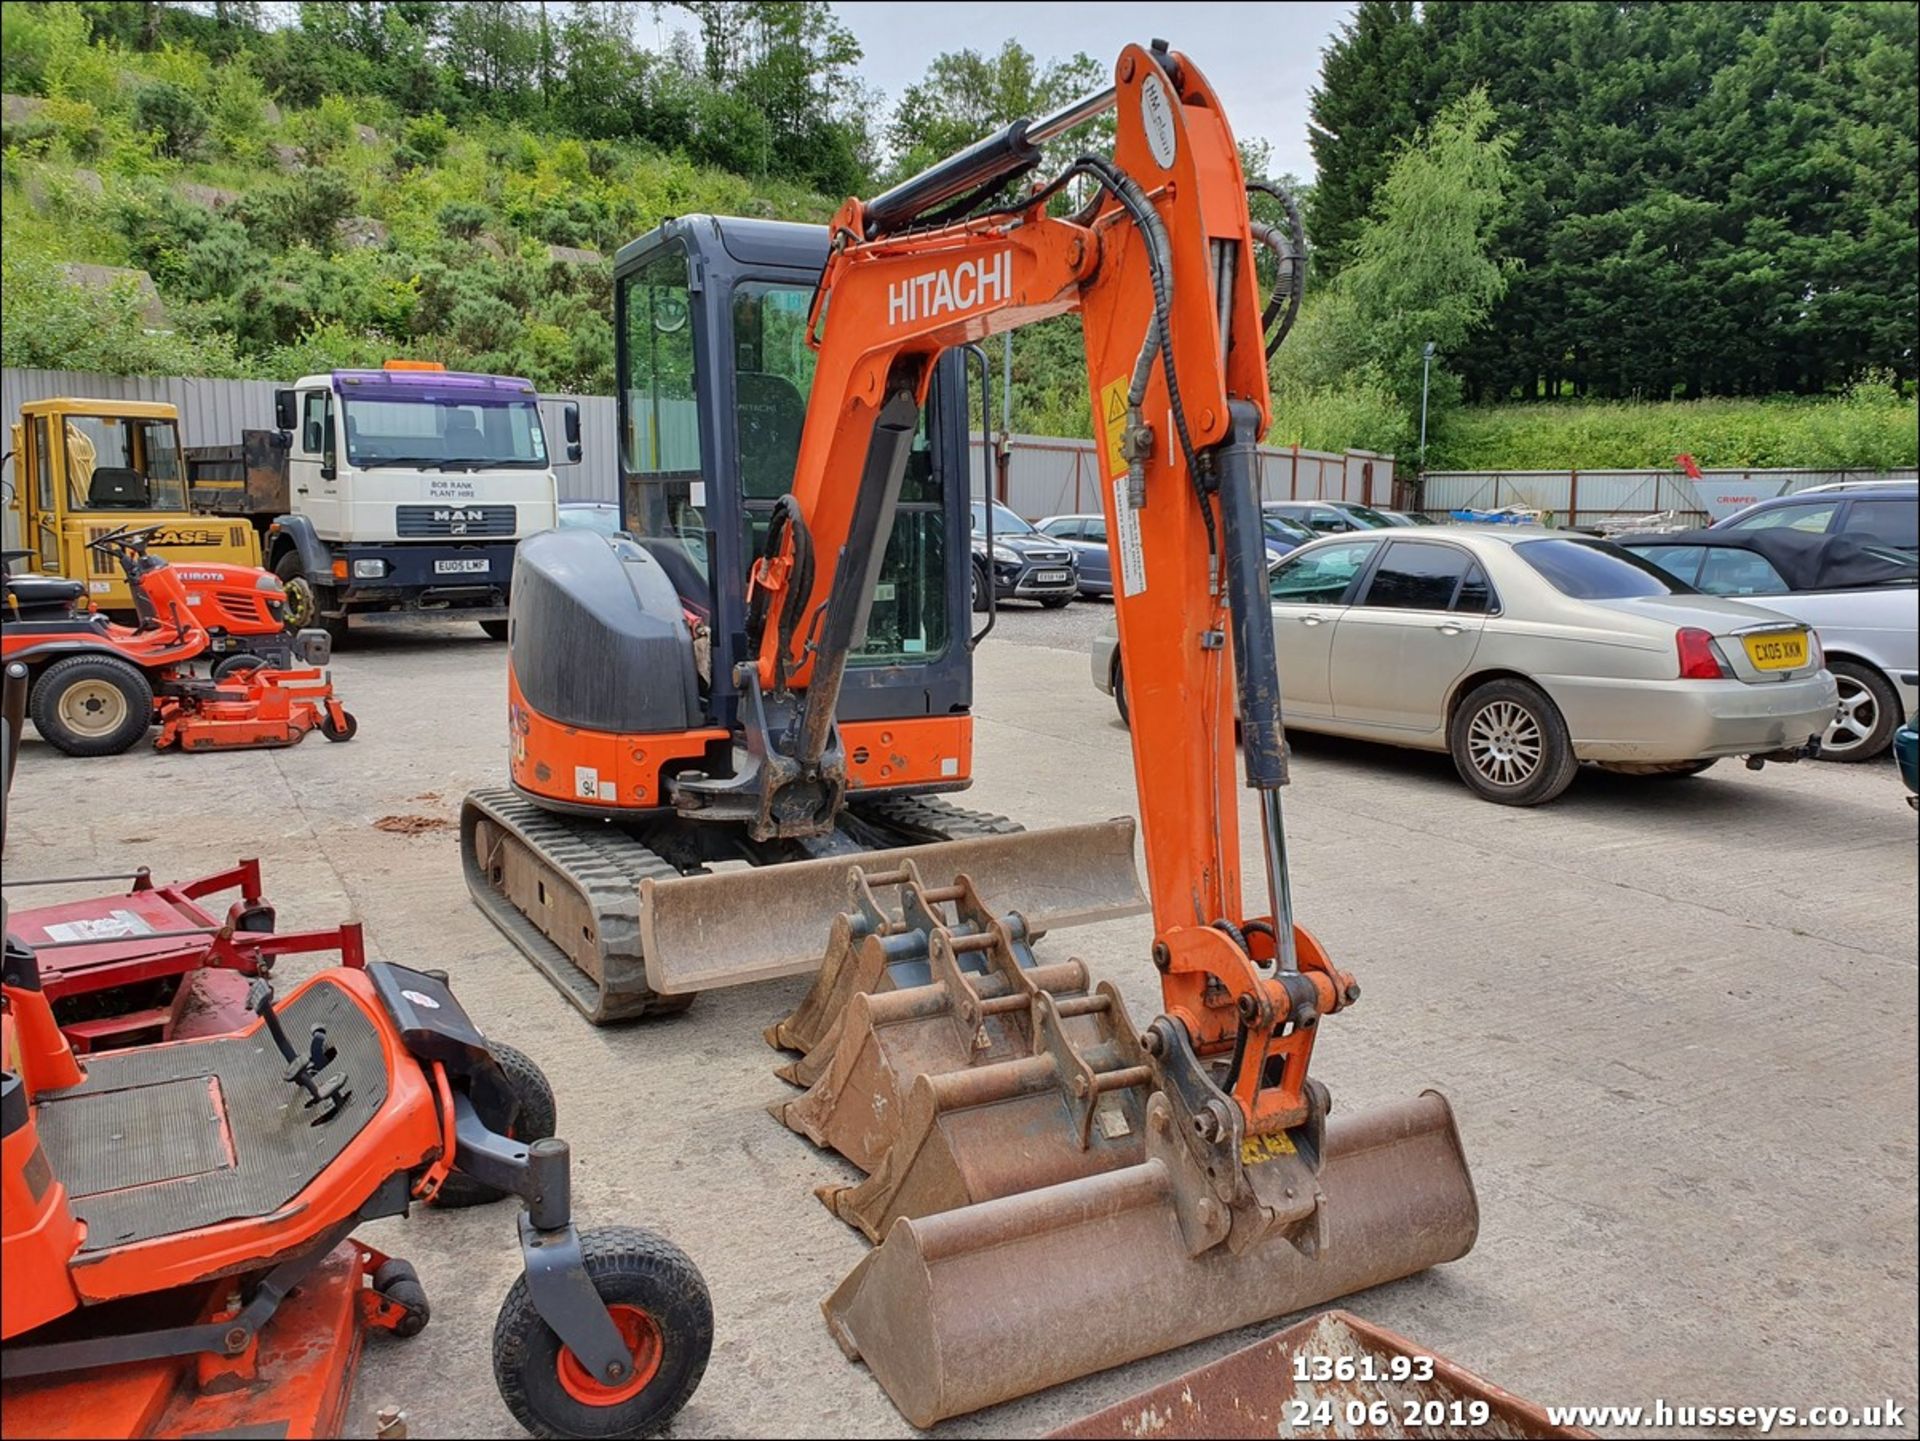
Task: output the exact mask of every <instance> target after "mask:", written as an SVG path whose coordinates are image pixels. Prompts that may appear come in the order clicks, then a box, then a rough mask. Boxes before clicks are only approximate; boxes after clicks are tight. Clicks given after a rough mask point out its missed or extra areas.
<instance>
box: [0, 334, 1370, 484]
mask: <svg viewBox="0 0 1920 1441" xmlns="http://www.w3.org/2000/svg"><path fill="white" fill-rule="evenodd" d="M274 389H275V384H274V382H272V381H267V380H207V379H190V378H183V377H159V376H145V375H125V376H123V375H95V374H90V373H87V372H83V371H75V370H12V369H9V370H4V371H0V411H4V413H5V414H6V415H7V416H8V417H13V416H15V415H18V414H19V409H20V406H21V404H22V403H23V402H25V401H29V400H48V399H51V398H53V397H55V396H62V395H65V396H96V397H98V398H100V399H102V400H151V401H163V402H166V403H168V404H170V405H173V406H174V407H175V408H177V409H178V410H179V412H180V429H181V443H182V444H184V445H231V444H234V443H236V442H237V441H238V440H239V439H240V432H241V431H243V430H267V429H271V428H272V426H273V392H274ZM566 400H572V401H576V402H578V404H579V406H580V439H581V458H580V460H579V462H578V463H575V464H569V463H567V462H565V461H564V460H557V463H556V465H555V470H554V474H555V475H556V476H557V477H558V478H559V482H560V498H561V499H562V500H607V501H617V500H618V499H619V486H618V482H617V480H616V476H617V475H618V470H619V467H618V465H617V453H616V451H615V443H616V437H615V434H614V429H615V411H614V403H613V397H611V396H604V395H579V396H575V395H548V396H542V397H541V398H540V412H541V420H542V422H543V424H544V425H545V427H546V431H547V447H548V449H549V451H551V452H552V453H553V454H554V455H555V456H556V457H560V456H562V455H563V453H564V443H563V441H562V440H561V435H562V431H561V429H560V403H561V402H562V401H566ZM635 417H636V424H637V427H638V435H637V438H636V443H637V444H639V445H641V446H643V447H644V446H645V445H647V444H648V443H649V441H648V436H650V435H651V433H652V431H651V428H650V427H651V424H652V421H651V418H650V417H651V412H649V411H646V410H644V409H641V408H636V411H635ZM693 425H694V412H693V406H692V405H691V403H688V402H667V403H665V404H663V405H662V407H661V414H660V442H659V443H660V444H661V445H662V446H664V447H665V448H666V449H668V450H669V451H682V450H684V449H685V448H686V447H688V446H690V445H696V446H697V444H698V440H697V435H696V432H695V431H694V430H693ZM695 453H697V452H695ZM973 463H974V470H973V473H972V476H971V478H970V480H969V486H970V488H971V489H973V490H974V492H975V493H976V494H977V493H978V491H979V486H980V483H981V480H980V477H981V471H980V469H979V466H980V441H979V440H978V439H977V438H976V439H975V440H974V442H973ZM1260 469H1261V487H1262V489H1263V491H1264V492H1265V496H1266V498H1267V499H1268V500H1317V499H1344V500H1358V501H1363V502H1368V503H1371V504H1376V505H1386V504H1389V503H1390V502H1391V500H1392V496H1393V457H1392V456H1390V455H1373V454H1370V453H1367V452H1363V451H1353V452H1350V453H1349V454H1346V455H1331V454H1326V453H1324V452H1321V451H1314V450H1299V449H1289V450H1282V449H1277V448H1273V447H1262V449H1261V452H1260ZM10 479H11V476H9V480H10ZM1099 484H1100V469H1099V466H1098V464H1097V461H1096V457H1095V453H1094V446H1093V442H1092V441H1091V440H1063V439H1059V438H1057V437H1054V436H1045V435H1016V436H1014V437H1012V460H1011V463H1010V465H1009V467H1008V476H1007V493H1006V495H1004V496H1003V497H1002V499H1003V500H1005V501H1006V502H1007V504H1009V505H1010V506H1012V508H1013V509H1014V510H1015V511H1017V512H1019V513H1020V514H1021V515H1024V516H1027V517H1028V518H1029V519H1034V520H1037V519H1039V518H1040V517H1041V516H1047V515H1066V514H1074V513H1077V512H1080V511H1092V510H1098V509H1099V508H1100V492H1099Z"/></svg>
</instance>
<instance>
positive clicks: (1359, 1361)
mask: <svg viewBox="0 0 1920 1441" xmlns="http://www.w3.org/2000/svg"><path fill="white" fill-rule="evenodd" d="M1303 1362H1304V1365H1303V1364H1302V1363H1303ZM1303 1374H1310V1375H1314V1376H1317V1377H1322V1378H1324V1379H1320V1380H1314V1381H1310V1382H1298V1381H1296V1380H1295V1379H1294V1378H1295V1376H1296V1375H1303ZM1330 1434H1341V1435H1355V1436H1452V1437H1458V1438H1461V1441H1472V1438H1479V1437H1487V1438H1495V1437H1507V1436H1529V1437H1533V1436H1537V1437H1543V1438H1544V1437H1554V1438H1559V1437H1589V1438H1590V1437H1591V1436H1592V1435H1593V1433H1592V1432H1591V1431H1585V1430H1582V1429H1581V1428H1580V1427H1577V1426H1561V1425H1557V1424H1555V1423H1554V1422H1553V1421H1552V1420H1550V1419H1548V1416H1547V1413H1546V1412H1545V1411H1543V1410H1541V1409H1540V1407H1538V1406H1536V1405H1534V1404H1533V1402H1531V1401H1526V1400H1522V1399H1521V1398H1520V1397H1518V1396H1515V1395H1514V1394H1513V1393H1512V1392H1510V1391H1503V1390H1501V1389H1500V1387H1498V1386H1496V1385H1494V1384H1493V1383H1492V1382H1491V1381H1485V1380H1482V1379H1481V1378H1480V1377H1478V1376H1476V1375H1474V1374H1473V1372H1471V1371H1469V1370H1467V1369H1466V1368H1465V1367H1463V1366H1456V1365H1454V1364H1453V1362H1451V1361H1449V1360H1447V1359H1446V1358H1445V1357H1444V1356H1436V1355H1434V1354H1433V1353H1432V1352H1431V1351H1429V1350H1428V1349H1426V1348H1425V1347H1424V1346H1417V1345H1415V1344H1414V1343H1413V1342H1411V1341H1409V1340H1407V1339H1406V1337H1404V1336H1400V1335H1396V1334H1395V1333H1394V1332H1392V1331H1389V1330H1387V1329H1386V1328H1385V1327H1383V1326H1375V1325H1372V1324H1370V1323H1369V1322H1366V1321H1363V1320H1361V1319H1360V1318H1359V1317H1358V1316H1355V1315H1352V1314H1350V1313H1349V1312H1346V1311H1323V1312H1321V1313H1320V1314H1319V1315H1318V1316H1312V1317H1309V1318H1308V1319H1307V1320H1305V1321H1301V1322H1299V1323H1297V1324H1296V1325H1292V1326H1289V1327H1287V1329H1286V1330H1284V1331H1278V1332H1276V1333H1274V1334H1273V1335H1271V1336H1269V1337H1267V1339H1266V1340H1264V1341H1256V1342H1255V1343H1254V1344H1253V1345H1251V1346H1246V1347H1243V1348H1242V1349H1240V1350H1238V1351H1235V1352H1233V1353H1232V1354H1231V1355H1229V1356H1222V1357H1221V1358H1220V1359H1219V1360H1218V1361H1214V1362H1210V1363H1209V1364H1207V1365H1205V1366H1200V1367H1196V1368H1195V1369H1194V1370H1192V1371H1189V1372H1187V1373H1186V1374H1185V1375H1183V1376H1176V1377H1174V1378H1173V1379H1172V1380H1171V1381H1165V1382H1162V1383H1161V1384H1160V1385H1158V1386H1155V1387H1154V1388H1153V1389H1152V1390H1150V1391H1142V1392H1140V1393H1139V1394H1138V1395H1136V1396H1129V1397H1128V1398H1127V1399H1126V1400H1124V1401H1116V1402H1115V1403H1114V1404H1113V1405H1111V1406H1109V1407H1107V1408H1106V1409H1105V1410H1101V1411H1095V1412H1094V1413H1093V1414H1092V1415H1090V1416H1082V1417H1081V1418H1080V1419H1079V1420H1078V1421H1073V1422H1070V1423H1068V1424H1067V1425H1065V1426H1062V1427H1060V1428H1059V1429H1058V1430H1056V1431H1049V1432H1048V1433H1047V1435H1048V1436H1049V1437H1050V1438H1060V1441H1132V1438H1135V1437H1151V1438H1152V1441H1216V1438H1217V1441H1273V1438H1275V1437H1310V1436H1326V1435H1330Z"/></svg>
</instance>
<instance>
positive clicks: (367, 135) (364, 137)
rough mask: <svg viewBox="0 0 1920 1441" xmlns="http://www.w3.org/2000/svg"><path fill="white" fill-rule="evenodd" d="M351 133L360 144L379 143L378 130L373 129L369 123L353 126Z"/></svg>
mask: <svg viewBox="0 0 1920 1441" xmlns="http://www.w3.org/2000/svg"><path fill="white" fill-rule="evenodd" d="M353 133H354V135H355V136H356V137H357V138H358V139H359V141H360V143H361V144H362V145H378V144H379V143H380V132H379V131H378V130H375V129H374V128H373V127H372V126H371V125H356V126H354V127H353Z"/></svg>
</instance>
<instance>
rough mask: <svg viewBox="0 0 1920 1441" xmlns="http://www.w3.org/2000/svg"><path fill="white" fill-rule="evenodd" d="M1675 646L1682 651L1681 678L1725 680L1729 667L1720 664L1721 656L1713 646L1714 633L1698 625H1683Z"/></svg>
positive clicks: (1675, 640)
mask: <svg viewBox="0 0 1920 1441" xmlns="http://www.w3.org/2000/svg"><path fill="white" fill-rule="evenodd" d="M1674 648H1675V649H1676V650H1678V651H1679V653H1680V679H1681V680H1725V679H1726V678H1727V668H1726V667H1725V666H1723V665H1721V664H1720V656H1719V654H1718V652H1716V651H1715V650H1714V648H1713V633H1712V632H1711V631H1705V630H1701V629H1699V628H1698V627H1696V626H1690V625H1689V626H1682V627H1681V628H1680V633H1679V634H1678V635H1676V636H1675V637H1674Z"/></svg>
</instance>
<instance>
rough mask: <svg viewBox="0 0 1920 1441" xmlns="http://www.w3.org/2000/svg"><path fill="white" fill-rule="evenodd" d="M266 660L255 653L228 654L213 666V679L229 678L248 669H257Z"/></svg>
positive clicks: (244, 672) (242, 673)
mask: <svg viewBox="0 0 1920 1441" xmlns="http://www.w3.org/2000/svg"><path fill="white" fill-rule="evenodd" d="M266 663H267V662H266V660H265V659H264V658H263V657H261V656H257V655H230V656H228V657H227V658H226V659H225V660H223V661H221V662H220V664H218V665H217V666H215V667H214V668H213V678H214V679H215V680H231V679H233V677H235V676H237V675H245V674H246V673H247V672H248V671H250V670H259V669H260V667H261V666H263V665H265V664H266Z"/></svg>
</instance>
